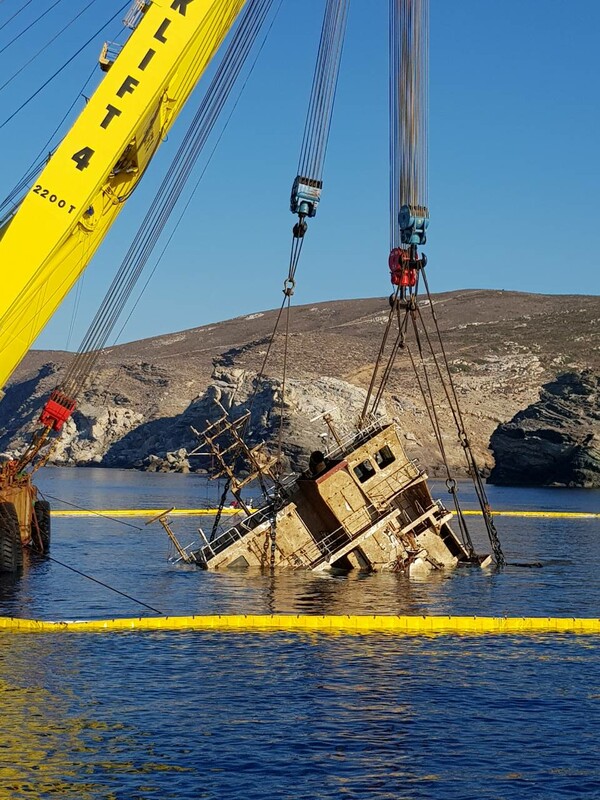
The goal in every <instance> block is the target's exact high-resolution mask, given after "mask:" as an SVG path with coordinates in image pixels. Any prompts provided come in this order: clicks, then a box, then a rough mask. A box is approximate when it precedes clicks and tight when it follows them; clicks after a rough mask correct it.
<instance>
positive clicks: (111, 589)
mask: <svg viewBox="0 0 600 800" xmlns="http://www.w3.org/2000/svg"><path fill="white" fill-rule="evenodd" d="M44 558H47V559H48V561H52V562H54V564H58V565H59V566H61V567H64V568H65V569H68V570H70V571H71V572H74V573H75V574H76V575H81V577H82V578H87V580H88V581H92V583H97V584H98V585H99V586H103V587H104V588H105V589H109V590H110V591H111V592H114V593H115V594H119V595H121V597H126V598H127V599H128V600H132V601H133V602H134V603H137V604H138V605H140V606H143V607H144V608H148V609H150V611H154V612H155V613H156V614H160V615H161V616H164V614H163V612H162V611H159V609H158V608H154V606H150V605H148V603H144V602H143V601H142V600H138V599H137V598H136V597H133V596H132V595H130V594H127V592H122V591H121V590H120V589H115V587H114V586H110V584H108V583H105V582H104V581H101V580H99V579H98V578H94V577H92V575H88V574H87V573H86V572H82V571H81V570H80V569H75V567H71V566H70V565H69V564H65V563H64V561H59V560H58V559H57V558H54V557H53V556H50V555H48V554H47V553H46V554H45V555H44Z"/></svg>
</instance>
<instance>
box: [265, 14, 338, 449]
mask: <svg viewBox="0 0 600 800" xmlns="http://www.w3.org/2000/svg"><path fill="white" fill-rule="evenodd" d="M348 7H349V0H328V2H327V5H326V7H325V14H324V17H323V25H322V28H321V35H320V39H319V48H318V52H317V59H316V64H315V71H314V74H313V81H312V87H311V94H310V99H309V105H308V110H307V114H306V121H305V125H304V133H303V137H302V144H301V147H300V156H299V160H298V174H299V175H300V176H302V177H304V178H309V179H313V180H317V181H320V180H321V179H322V176H323V167H324V162H325V155H326V150H327V142H328V139H329V133H330V130H331V120H332V116H333V106H334V101H335V94H336V89H337V83H338V78H339V68H340V63H341V56H342V51H343V43H344V35H345V30H346V20H347V14H348ZM304 225H305V223H304V220H303V217H302V215H299V222H298V223H297V226H295V227H294V231H293V235H292V245H291V252H290V262H289V268H288V276H287V278H286V280H285V281H284V290H283V291H284V298H283V301H282V304H281V307H280V309H279V313H278V315H277V318H276V321H275V326H274V329H273V332H272V334H271V338H270V341H269V345H268V347H267V351H266V353H265V356H264V359H263V362H262V366H261V369H260V371H259V373H258V375H257V378H256V384H255V389H254V393H253V394H252V396H251V398H250V403H249V408H250V410H251V409H252V407H253V403H254V399H255V397H256V394H257V392H258V389H259V386H260V381H261V380H262V378H263V377H264V374H265V370H266V365H267V362H268V359H269V356H270V353H271V350H272V346H273V343H274V340H275V336H276V334H277V330H278V327H279V324H280V321H281V318H282V314H283V311H284V308H285V306H286V305H287V314H286V331H287V333H286V334H285V341H284V360H283V375H284V378H283V382H282V396H281V415H280V428H279V433H278V441H279V443H280V445H279V455H281V432H282V425H283V404H284V402H285V373H286V370H287V352H288V337H289V317H290V305H291V296H292V294H293V292H294V288H295V282H296V271H297V268H298V264H299V260H300V255H301V253H302V247H303V244H304V234H305V232H306V228H304V229H303V226H304Z"/></svg>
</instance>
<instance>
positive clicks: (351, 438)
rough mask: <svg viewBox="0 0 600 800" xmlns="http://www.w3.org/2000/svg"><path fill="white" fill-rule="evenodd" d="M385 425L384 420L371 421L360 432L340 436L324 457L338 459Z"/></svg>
mask: <svg viewBox="0 0 600 800" xmlns="http://www.w3.org/2000/svg"><path fill="white" fill-rule="evenodd" d="M387 424H388V423H387V422H386V421H385V420H384V419H376V420H373V422H371V423H369V425H367V426H366V427H365V428H361V430H360V431H358V432H357V431H355V432H353V433H349V434H347V435H346V436H342V437H341V439H340V441H339V443H337V444H336V446H335V447H333V448H331V449H330V450H327V452H326V453H325V456H326V457H327V458H329V459H335V458H340V457H341V456H343V454H344V453H346V452H348V450H354V449H355V448H357V447H359V446H360V445H361V444H363V442H366V441H367V439H370V438H371V437H372V436H373V434H374V433H379V431H382V430H383V429H384V428H385V427H386V426H387Z"/></svg>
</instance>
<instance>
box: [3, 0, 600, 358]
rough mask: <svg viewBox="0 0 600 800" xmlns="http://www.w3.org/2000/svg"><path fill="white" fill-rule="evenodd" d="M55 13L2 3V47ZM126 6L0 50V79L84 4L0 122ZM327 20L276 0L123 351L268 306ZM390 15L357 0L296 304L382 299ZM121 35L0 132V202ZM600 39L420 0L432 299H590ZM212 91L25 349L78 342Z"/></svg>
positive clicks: (544, 9)
mask: <svg viewBox="0 0 600 800" xmlns="http://www.w3.org/2000/svg"><path fill="white" fill-rule="evenodd" d="M55 1H56V0H35V3H31V6H32V7H33V8H32V7H27V8H24V10H23V12H22V13H20V14H19V15H18V16H17V17H16V18H15V19H13V20H12V21H11V22H8V24H6V25H5V23H7V20H9V17H11V16H12V15H13V14H15V12H16V11H18V10H19V9H20V8H21V7H24V6H25V2H26V0H1V2H0V26H2V25H5V27H3V28H2V27H0V50H2V48H4V47H6V46H7V45H8V43H9V42H10V41H11V40H12V37H14V36H15V35H16V34H17V33H18V32H19V31H20V30H21V29H22V28H24V27H25V26H26V25H27V24H28V23H29V22H31V21H32V20H33V19H34V18H35V17H36V16H38V15H39V14H40V13H41V12H42V11H44V10H45V9H50V7H51V6H52V5H53V4H54V2H55ZM122 5H123V2H121V0H99V2H98V0H96V2H94V3H92V5H91V6H90V7H88V6H89V0H62V2H60V3H59V4H58V5H57V6H56V8H55V9H53V10H51V11H49V13H48V15H47V16H46V17H45V18H44V20H43V22H42V23H41V24H39V25H37V26H35V27H34V28H33V29H32V30H31V31H30V32H29V33H28V34H27V35H25V36H23V37H22V38H21V39H20V40H19V42H17V43H16V44H15V45H13V46H9V47H7V49H5V50H4V51H3V52H0V67H1V69H0V74H1V75H2V76H3V79H2V80H0V84H2V83H4V82H5V81H6V80H7V79H8V78H9V77H10V76H11V75H12V74H13V73H14V72H15V71H16V70H17V69H19V68H20V67H21V66H22V65H23V64H24V63H25V62H26V61H27V60H28V59H29V58H31V56H32V55H33V53H35V52H36V51H37V49H38V48H39V47H41V46H42V45H43V44H45V43H46V42H47V41H48V39H49V38H50V37H51V36H52V35H54V33H56V32H57V31H58V30H59V28H60V27H62V25H64V24H65V21H67V20H68V19H70V18H71V17H72V16H73V15H74V14H75V13H76V11H77V10H78V9H81V10H82V11H83V12H84V13H83V14H82V16H81V18H80V19H79V20H78V21H77V22H76V23H75V24H73V25H72V26H71V27H70V28H69V30H68V31H67V32H66V33H65V34H64V35H63V36H61V37H60V38H59V39H58V40H57V41H56V43H55V44H54V45H52V46H51V47H50V48H48V50H47V51H46V52H45V53H44V55H43V56H41V57H40V58H37V59H35V60H34V61H33V62H32V64H31V65H29V66H28V67H27V68H25V69H24V70H23V71H22V73H21V74H20V75H19V76H18V77H17V78H15V79H14V80H13V81H11V82H10V83H9V85H8V86H6V87H5V88H4V89H0V97H1V98H2V101H3V102H2V106H1V108H2V111H1V112H0V116H1V119H0V125H1V124H2V122H4V120H5V119H6V118H7V117H8V116H9V115H10V114H11V113H12V112H13V111H14V110H15V109H16V108H17V106H18V105H19V104H20V102H22V99H23V98H24V97H26V96H28V95H29V94H30V93H32V92H33V91H35V90H36V89H37V88H38V86H39V85H40V84H41V83H42V82H43V81H44V80H46V78H47V77H48V76H49V75H50V74H51V73H52V72H54V70H55V69H57V68H58V67H59V66H60V65H61V64H62V63H63V62H64V61H65V60H66V59H67V58H69V57H70V56H71V55H72V54H73V53H74V52H75V51H76V50H77V49H78V48H79V47H81V45H82V44H83V43H84V42H85V41H86V40H87V39H88V38H90V37H91V36H92V34H93V33H94V32H95V31H96V30H97V29H98V28H100V27H101V25H102V24H103V23H104V22H105V21H106V20H108V19H109V17H110V16H112V14H114V13H115V12H116V11H117V10H118V9H119V8H120V7H121V6H122ZM323 5H324V3H323V1H322V0H305V2H303V3H298V2H297V0H283V2H282V6H281V10H280V13H279V15H278V17H277V20H276V22H275V25H274V27H273V29H272V32H271V34H270V37H269V39H268V41H267V43H266V45H265V48H264V50H263V52H262V53H261V56H260V58H259V61H258V62H257V65H256V67H255V69H254V71H253V73H252V75H251V77H250V80H249V81H248V84H247V86H246V88H245V90H244V92H243V94H242V96H241V98H240V100H239V103H238V105H237V107H236V109H235V112H234V114H233V116H232V118H231V121H230V122H229V124H228V126H227V128H226V130H225V132H224V134H223V136H222V138H221V141H220V142H219V144H218V147H217V150H216V152H215V155H214V157H213V158H212V159H211V161H210V163H209V165H208V168H207V169H206V172H205V175H204V177H203V179H202V182H201V183H200V186H199V189H198V191H197V192H196V194H195V195H194V197H193V199H192V201H191V203H190V207H189V209H188V211H187V213H186V215H185V217H184V219H183V220H182V223H181V225H180V227H179V230H178V232H177V235H176V237H175V238H174V240H173V242H172V243H171V245H170V247H169V249H168V250H167V252H166V254H165V256H164V258H163V260H162V262H161V264H160V265H159V266H158V269H157V270H156V273H155V275H154V278H153V280H152V282H151V284H150V286H149V287H148V289H147V290H146V293H145V295H144V297H143V299H142V301H141V302H140V304H139V305H138V307H137V308H136V309H135V311H134V312H133V314H132V316H131V319H130V321H129V323H128V324H127V326H126V328H125V330H124V331H123V334H122V336H121V338H120V341H130V340H133V339H138V338H142V337H145V336H151V335H156V334H161V333H167V332H170V331H174V330H181V329H184V328H190V327H195V326H198V325H203V324H206V323H209V322H214V321H218V320H221V319H226V318H230V317H234V316H238V315H241V314H246V313H251V312H254V311H259V310H264V309H267V308H273V307H276V306H278V305H279V303H280V300H281V285H282V282H283V279H284V277H285V276H286V274H287V264H288V258H289V245H290V239H291V226H292V224H293V217H292V215H291V214H290V212H289V209H288V200H289V190H290V186H291V183H292V180H293V178H294V176H295V170H296V165H297V161H298V154H299V147H300V141H301V136H302V131H303V126H304V117H305V112H306V106H307V102H308V95H309V90H310V83H311V79H312V72H313V66H314V57H315V54H316V47H317V43H318V36H319V32H320V25H321V14H322V9H323ZM84 9H85V10H84ZM387 16H388V3H387V0H368V1H367V0H352V1H351V4H350V14H349V18H348V33H347V39H346V45H345V50H344V57H343V62H342V72H341V77H340V84H339V89H338V95H337V102H336V108H335V111H334V119H333V125H332V131H331V139H330V145H329V151H328V155H327V161H326V164H325V175H324V191H323V199H322V202H321V205H320V207H319V212H318V215H317V217H316V219H314V220H312V221H311V223H310V229H309V233H308V235H307V239H306V243H305V246H304V251H303V255H302V260H301V263H300V268H299V273H298V285H297V291H296V295H295V301H296V303H298V304H301V303H313V302H318V301H323V300H330V299H334V298H357V297H372V296H383V295H387V294H388V293H389V291H390V284H389V277H388V268H387V256H388V252H389V234H388V142H387V137H388V129H387V120H388V108H387V93H388V85H387V60H388V59H387ZM119 18H120V17H119ZM120 29H121V26H120V24H119V23H118V22H116V23H112V24H111V25H110V26H109V27H108V28H107V29H106V31H105V32H104V33H102V34H100V35H98V36H97V37H96V38H95V40H94V41H93V42H92V43H91V44H90V46H89V47H87V48H85V49H84V51H83V52H82V53H81V54H80V55H79V56H78V57H77V58H76V59H75V60H74V61H73V62H72V64H70V65H69V66H68V67H67V68H66V69H65V70H64V71H63V72H62V73H61V75H60V76H59V77H58V78H57V79H56V80H54V81H53V82H52V83H51V84H50V85H49V86H48V87H47V88H46V89H45V90H44V91H42V92H41V93H40V94H39V96H38V97H37V98H36V99H35V100H34V101H33V102H32V103H31V104H30V105H28V106H27V108H26V109H25V110H24V111H22V112H20V113H19V114H18V115H17V116H16V117H15V118H14V119H13V120H12V121H10V122H8V123H7V124H6V125H4V126H3V127H1V128H0V175H1V181H2V185H1V186H0V195H1V196H2V197H4V196H5V195H6V194H8V192H9V191H10V190H11V188H12V187H13V185H14V184H15V183H16V182H17V181H18V180H19V178H20V177H21V175H22V174H23V173H24V172H25V171H26V169H27V168H28V166H29V165H30V163H31V161H32V160H33V158H34V156H35V155H36V154H37V153H38V151H39V150H40V148H41V147H42V146H43V145H44V143H45V141H46V139H47V138H48V136H49V134H50V133H51V132H52V130H53V129H54V128H55V126H56V125H57V124H58V122H59V121H60V119H61V117H62V115H63V114H64V112H65V111H66V109H67V108H68V107H69V106H70V104H71V103H72V102H73V100H74V99H75V97H76V96H77V94H78V92H79V91H80V90H81V87H82V84H83V81H84V80H85V78H86V77H87V76H88V74H89V73H90V72H91V70H92V68H93V65H94V62H95V59H96V58H97V55H98V53H99V51H100V48H101V46H102V42H103V41H104V40H105V39H114V38H115V37H116V34H117V33H118V32H119V31H120ZM599 32H600V3H598V2H597V0H571V1H570V2H566V0H502V2H500V1H499V0H454V1H452V2H451V0H431V64H430V160H429V176H430V180H429V184H430V188H429V200H430V211H431V223H430V227H429V242H428V244H427V246H426V248H425V250H426V252H427V255H428V258H429V270H428V272H429V279H430V282H431V284H432V288H433V289H434V290H435V291H446V290H451V289H461V288H502V289H514V290H521V291H528V292H548V293H581V294H598V293H600V277H599V275H600V273H599V270H598V252H599V250H600V247H599V245H600V226H599V225H598V223H597V218H598V215H599V211H600V201H599V199H598V186H599V183H600V181H599V178H600V174H599V173H600V169H599V165H600V157H599V155H598V142H599V141H600V130H599V128H600V125H599V119H600V110H599V107H598V83H599V77H600V76H599V68H598V59H599V56H598V36H599ZM97 77H99V73H98V76H97ZM205 86H206V83H205V82H202V83H201V84H200V86H199V87H198V90H197V93H196V95H194V97H193V98H192V100H191V101H190V103H189V104H188V107H187V108H186V110H185V111H184V113H183V114H182V115H181V117H180V118H179V120H178V122H177V123H176V126H175V128H174V129H173V131H172V133H171V135H170V136H169V139H168V141H167V142H166V143H165V144H164V145H163V147H162V149H161V151H160V153H159V155H158V156H157V157H156V159H155V161H154V163H153V164H152V165H151V168H150V170H149V172H148V174H147V175H146V176H145V178H144V181H143V182H142V185H141V187H140V189H139V191H138V192H137V193H136V194H135V195H134V197H133V198H132V199H131V200H130V201H129V203H128V205H127V207H126V209H125V210H124V211H123V213H122V215H121V218H120V219H119V221H118V223H117V224H116V225H115V226H114V228H113V230H112V231H111V233H110V234H109V236H108V238H107V240H106V241H105V243H104V245H103V246H102V248H101V250H100V252H99V254H98V255H97V256H96V258H95V259H94V261H93V262H92V264H91V265H90V267H89V268H88V270H87V272H86V275H85V277H84V279H83V282H82V286H81V288H80V290H79V301H78V302H75V295H76V292H73V293H72V295H71V296H70V297H69V298H67V300H66V301H65V303H64V304H63V307H62V308H61V310H60V311H59V312H58V313H57V315H56V316H55V318H54V319H53V320H52V321H51V323H50V324H49V325H48V327H47V328H46V330H45V331H44V332H43V333H42V335H41V336H40V337H39V339H38V342H37V344H36V346H37V347H43V348H57V349H63V348H65V347H66V346H67V345H68V346H69V347H70V348H76V347H77V345H78V344H79V341H80V339H81V337H82V335H83V333H84V332H85V330H86V328H87V325H88V324H89V321H90V320H91V318H92V316H93V313H94V311H95V309H96V307H97V304H98V302H99V300H100V298H101V297H102V296H103V293H104V291H105V289H106V288H107V286H108V284H109V283H110V280H111V279H112V276H113V275H114V272H115V271H116V269H117V268H118V266H119V264H120V263H121V259H122V257H123V255H124V254H125V252H126V250H127V246H128V244H129V242H130V240H131V237H132V236H133V234H134V233H135V231H136V230H137V227H138V224H139V222H140V220H141V219H142V217H143V214H144V212H145V210H146V208H147V206H148V204H149V202H150V200H151V197H152V192H153V190H154V189H155V188H156V187H157V186H158V184H159V182H160V180H161V179H162V176H163V175H164V170H165V169H166V168H167V165H168V163H169V161H170V159H171V157H172V156H173V154H174V153H175V151H176V149H177V146H178V144H179V141H180V139H181V136H182V133H183V131H184V130H185V128H186V123H187V122H188V121H189V119H190V118H191V115H192V114H193V112H194V110H195V108H196V107H197V103H198V101H199V98H200V97H201V93H202V91H203V88H204V87H205ZM79 102H80V103H82V102H83V100H80V101H79ZM78 107H79V106H78ZM208 150H210V148H208V149H207V153H208ZM203 166H205V162H203V163H202V164H200V165H199V170H198V171H197V173H196V175H195V176H194V177H193V178H192V183H194V182H195V179H196V178H197V175H198V174H199V171H200V169H201V168H202V167H203ZM159 250H160V246H159V248H157V253H158V252H159ZM149 266H152V262H151V264H150V265H149ZM75 309H76V315H75V316H74V310H75ZM69 331H70V332H71V333H70V335H69Z"/></svg>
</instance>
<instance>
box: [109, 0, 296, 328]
mask: <svg viewBox="0 0 600 800" xmlns="http://www.w3.org/2000/svg"><path fill="white" fill-rule="evenodd" d="M282 3H283V0H279V4H278V6H277V9H276V11H275V13H274V15H273V18H272V20H271V22H270V24H269V27H268V29H267V31H266V33H265V36H264V37H263V40H262V42H261V44H260V47H259V48H258V50H257V53H256V56H255V58H254V60H253V62H252V65H251V67H250V69H249V71H248V74H247V75H246V77H245V79H244V82H243V84H242V86H241V87H240V91H239V92H238V96H237V97H236V99H235V102H234V103H233V105H232V107H231V110H230V112H229V114H228V116H227V119H226V120H225V123H224V125H223V127H222V128H221V131H220V132H219V135H218V137H217V139H216V141H215V143H214V146H213V148H212V150H211V152H210V154H209V156H208V158H207V160H206V164H205V165H204V167H203V169H202V172H201V173H200V175H199V176H198V180H197V181H196V183H195V184H194V187H193V189H192V191H191V192H190V195H189V197H188V199H187V200H186V202H185V205H184V206H183V208H182V209H181V213H180V215H179V217H178V218H177V222H176V223H175V225H174V226H173V229H172V231H171V232H170V233H169V236H168V238H167V240H166V242H165V244H164V246H163V248H162V250H161V251H160V254H159V256H158V258H157V260H156V262H155V264H154V266H153V267H152V270H151V271H150V274H149V275H148V277H147V279H146V282H145V283H144V286H143V287H142V289H141V291H140V293H139V295H138V297H137V298H136V300H135V302H134V303H133V306H132V308H131V310H130V312H129V314H128V315H127V317H126V318H125V321H124V322H123V325H122V326H121V328H120V330H119V332H118V333H117V335H116V337H115V340H114V344H117V342H118V341H119V339H120V338H121V336H122V335H123V332H124V330H125V328H126V326H127V324H128V323H129V320H130V319H131V316H132V314H133V312H134V311H135V309H136V307H137V306H138V304H139V302H140V300H141V299H142V297H143V295H144V292H145V291H146V289H147V288H148V285H149V283H150V281H151V280H152V277H153V276H154V273H155V272H156V270H157V268H158V266H159V265H160V263H161V261H162V259H163V257H164V255H165V253H166V251H167V249H168V247H169V245H170V243H171V241H172V239H173V237H174V236H175V233H176V232H177V230H178V228H179V225H180V224H181V222H182V221H183V217H184V215H185V214H186V212H187V210H188V208H189V206H190V203H191V202H192V199H193V198H194V196H195V193H196V191H197V190H198V187H199V186H200V183H201V181H202V179H203V178H204V175H205V174H206V170H207V169H208V167H209V166H210V163H211V161H212V159H213V156H214V155H215V153H216V151H217V148H218V146H219V144H220V142H221V139H222V138H223V136H224V134H225V131H226V130H227V127H228V125H229V123H230V121H231V118H232V117H233V114H234V112H235V110H236V108H237V106H238V103H239V101H240V99H241V97H242V94H243V93H244V90H245V88H246V86H247V84H248V81H249V79H250V77H251V75H252V73H253V72H254V68H255V66H256V63H257V61H258V58H259V56H260V54H261V53H262V51H263V48H264V46H265V43H266V41H267V38H268V36H269V34H270V32H271V29H272V27H273V25H274V23H275V19H276V18H277V15H278V14H279V10H280V9H281V5H282Z"/></svg>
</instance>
